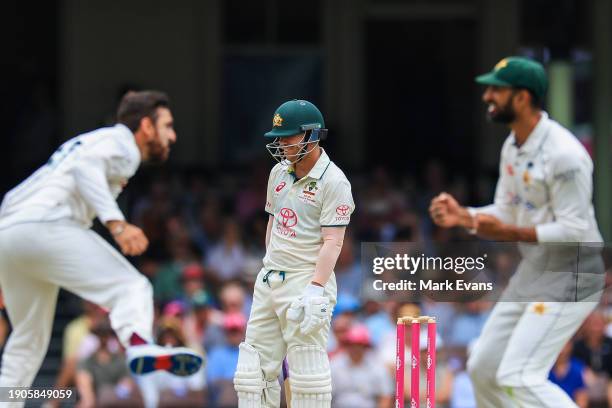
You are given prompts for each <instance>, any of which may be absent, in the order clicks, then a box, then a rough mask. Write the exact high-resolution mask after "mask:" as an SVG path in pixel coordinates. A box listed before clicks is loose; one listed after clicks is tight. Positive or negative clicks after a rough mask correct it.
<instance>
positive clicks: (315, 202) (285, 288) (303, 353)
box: [234, 100, 355, 408]
mask: <svg viewBox="0 0 612 408" xmlns="http://www.w3.org/2000/svg"><path fill="white" fill-rule="evenodd" d="M272 123H273V129H272V130H271V131H270V132H268V133H266V135H265V136H266V137H269V138H274V142H272V143H269V144H268V145H267V148H268V150H269V151H270V153H271V154H272V156H273V157H274V158H275V159H276V160H277V161H279V163H278V164H277V165H276V166H274V168H273V169H272V171H271V172H270V178H269V180H268V191H267V201H266V206H265V210H266V212H267V213H268V214H269V218H268V228H267V233H266V255H265V257H264V260H263V264H264V266H263V269H262V270H261V271H260V272H259V275H258V276H257V281H256V283H255V289H254V296H253V307H252V309H251V316H250V318H249V322H248V326H247V332H246V339H245V342H244V343H242V344H241V345H240V353H239V357H238V367H237V370H236V374H235V376H234V387H235V389H236V391H237V393H238V399H239V407H240V408H259V407H278V406H279V405H280V385H279V383H278V375H279V373H280V370H281V364H282V361H283V358H284V357H285V356H286V357H287V360H288V365H289V383H290V388H291V394H292V396H291V405H292V406H293V407H303V408H325V407H329V406H330V404H331V373H330V368H329V361H328V358H327V353H326V348H327V339H328V333H329V327H330V317H331V312H332V308H333V306H334V305H335V303H336V279H335V276H334V273H333V269H334V265H335V264H336V260H337V258H338V255H339V254H340V249H341V248H342V242H343V239H344V231H345V228H346V225H348V223H349V221H350V217H351V213H352V212H353V210H354V208H355V205H354V203H353V198H352V195H351V185H350V183H349V182H348V180H347V178H346V176H345V175H344V173H343V172H342V171H341V170H340V169H339V168H338V167H337V166H336V165H335V164H334V163H333V162H332V161H331V160H330V159H329V156H328V155H327V153H326V152H325V151H324V150H323V149H322V148H321V147H319V141H320V140H321V139H323V138H324V137H325V135H326V133H327V129H325V124H324V122H323V115H321V112H320V111H319V110H318V109H317V107H316V106H314V105H313V104H312V103H310V102H307V101H303V100H292V101H289V102H286V103H284V104H282V105H281V106H280V107H279V108H278V109H277V110H276V112H275V113H274V118H273V121H272Z"/></svg>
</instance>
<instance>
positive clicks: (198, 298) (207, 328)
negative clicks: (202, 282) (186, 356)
mask: <svg viewBox="0 0 612 408" xmlns="http://www.w3.org/2000/svg"><path fill="white" fill-rule="evenodd" d="M213 313H214V310H213V308H212V305H211V302H210V298H209V296H208V294H207V293H206V292H198V293H196V294H194V295H193V296H192V298H191V312H190V313H189V314H188V315H187V316H186V317H185V319H184V322H183V331H184V333H185V339H186V341H187V345H188V347H190V348H192V349H194V350H198V351H202V352H203V351H204V350H205V351H206V352H209V351H210V350H211V349H212V348H213V347H215V346H219V345H222V344H225V334H224V333H223V331H222V329H221V327H220V326H219V325H217V324H215V323H214V322H213Z"/></svg>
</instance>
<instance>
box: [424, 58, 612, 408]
mask: <svg viewBox="0 0 612 408" xmlns="http://www.w3.org/2000/svg"><path fill="white" fill-rule="evenodd" d="M476 82H478V83H480V84H484V85H487V88H486V90H485V92H484V94H483V98H482V99H483V101H484V102H485V103H486V104H487V105H488V116H489V118H490V119H492V120H493V121H495V122H499V123H503V124H506V125H508V126H509V127H510V129H511V133H510V135H509V136H508V138H507V139H506V141H505V143H504V145H503V147H502V151H501V161H500V166H499V173H500V176H499V181H498V183H497V189H496V191H495V201H494V204H492V205H489V206H486V207H481V208H465V207H461V206H460V205H459V204H458V203H457V201H456V200H455V199H454V198H453V197H452V196H450V195H449V194H446V193H442V194H440V195H439V196H437V197H436V198H434V199H433V200H432V203H431V206H430V213H431V216H432V218H433V220H434V222H435V223H436V224H437V225H439V226H442V227H453V226H463V227H465V228H468V229H469V230H471V231H472V232H473V233H476V234H477V235H479V236H480V237H483V238H486V239H491V240H495V241H514V242H519V250H520V252H521V255H522V258H523V259H522V261H521V263H520V265H519V266H518V269H517V271H516V273H515V274H514V276H513V277H512V279H511V281H510V284H509V285H508V288H507V289H506V292H505V295H506V299H505V300H504V301H501V302H499V303H497V304H496V306H495V308H494V309H493V311H492V313H491V316H490V317H489V319H488V321H487V323H486V324H485V327H484V328H483V332H482V334H481V336H480V337H479V339H478V340H477V342H476V344H475V346H474V350H473V352H472V354H471V356H470V358H469V361H468V371H469V373H470V376H471V378H472V381H473V383H474V387H475V392H476V398H477V402H478V406H479V407H481V408H483V407H484V408H489V407H523V408H531V407H533V408H535V407H539V408H542V407H555V408H561V407H575V406H576V405H575V404H574V402H573V401H572V400H571V399H570V398H569V397H568V395H567V394H566V393H565V392H563V391H562V390H561V389H560V388H559V387H557V386H556V385H554V384H553V383H551V382H550V381H548V373H549V371H550V369H551V367H552V366H553V364H554V362H555V359H556V358H557V356H558V355H559V353H560V351H561V349H562V348H563V346H564V344H565V343H567V341H568V340H570V338H571V337H572V335H573V334H574V333H575V332H576V330H577V329H578V328H579V327H580V325H581V323H582V322H583V321H584V319H585V318H586V317H587V316H588V315H589V313H590V312H591V311H592V310H593V308H594V307H595V306H596V304H597V301H598V300H599V295H600V292H599V291H598V289H600V286H599V283H600V282H602V278H603V263H602V260H601V257H600V255H599V253H598V250H596V249H595V250H591V251H589V250H588V248H589V246H588V245H584V246H578V244H577V243H601V242H602V237H601V235H600V233H599V230H598V227H597V222H596V220H595V216H594V210H593V205H592V202H591V200H592V191H593V189H592V180H591V178H592V172H593V163H592V161H591V158H590V157H589V155H588V153H587V152H586V150H585V149H584V148H583V146H582V145H581V144H580V143H579V142H578V140H577V139H576V138H575V137H574V136H573V135H572V134H571V133H570V132H569V131H568V130H567V129H565V128H563V127H562V126H561V125H559V124H558V123H557V122H554V121H553V120H551V119H549V118H548V115H547V114H546V112H544V111H543V110H542V109H541V102H542V99H543V98H544V95H545V92H546V88H547V78H546V73H545V71H544V68H543V67H542V66H541V65H540V64H539V63H537V62H535V61H532V60H529V59H526V58H520V57H510V58H505V59H503V60H501V61H500V62H499V63H498V64H497V65H496V66H495V68H494V69H493V71H491V72H490V73H487V74H484V75H481V76H479V77H477V78H476ZM535 243H537V245H536V244H535ZM551 243H574V244H573V245H567V244H565V245H558V244H557V245H553V244H551ZM600 245H601V244H595V245H591V248H597V247H599V246H600ZM577 249H580V251H581V252H578V251H577ZM589 252H592V253H589ZM577 255H580V257H579V258H578V257H577ZM583 255H584V256H583ZM581 289H584V291H583V292H584V293H579V292H580V290H581ZM583 295H585V296H583ZM539 299H545V300H551V301H543V302H538V300H539ZM517 300H520V301H517Z"/></svg>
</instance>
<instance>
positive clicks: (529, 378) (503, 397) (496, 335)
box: [468, 301, 597, 408]
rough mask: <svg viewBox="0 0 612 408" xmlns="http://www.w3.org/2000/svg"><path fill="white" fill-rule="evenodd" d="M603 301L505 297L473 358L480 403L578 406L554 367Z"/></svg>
mask: <svg viewBox="0 0 612 408" xmlns="http://www.w3.org/2000/svg"><path fill="white" fill-rule="evenodd" d="M596 306H597V302H590V301H588V302H587V301H585V302H541V303H538V302H499V303H498V304H497V305H495V308H494V309H493V312H492V313H491V315H490V316H489V319H488V320H487V322H486V324H485V326H484V328H483V330H482V334H481V335H480V337H479V338H478V340H477V341H476V344H475V346H474V350H473V351H472V353H471V355H470V358H469V360H468V372H469V374H470V378H471V379H472V382H473V385H474V392H475V394H476V402H477V404H478V408H519V407H520V408H572V407H576V404H575V403H574V402H573V401H572V400H571V398H570V397H569V396H568V395H567V394H566V393H565V392H564V391H563V390H562V389H561V388H559V387H558V386H557V385H555V384H553V383H552V382H551V381H549V380H548V373H549V372H550V369H551V368H552V366H553V364H554V362H555V360H556V359H557V357H558V355H559V353H560V352H561V349H562V348H563V346H564V345H565V343H567V342H568V341H569V340H570V339H571V338H572V335H573V334H574V333H575V332H576V330H578V328H579V327H580V325H581V324H582V322H583V321H584V319H586V318H587V316H588V315H589V314H590V313H591V312H592V311H593V309H594V308H595V307H596Z"/></svg>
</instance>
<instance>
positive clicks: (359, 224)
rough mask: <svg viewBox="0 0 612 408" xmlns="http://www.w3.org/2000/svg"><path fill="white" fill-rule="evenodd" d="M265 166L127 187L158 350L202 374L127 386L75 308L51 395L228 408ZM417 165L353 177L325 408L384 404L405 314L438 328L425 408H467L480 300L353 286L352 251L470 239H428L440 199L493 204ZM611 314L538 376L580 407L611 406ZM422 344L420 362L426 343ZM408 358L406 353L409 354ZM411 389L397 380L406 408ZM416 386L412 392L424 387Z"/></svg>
mask: <svg viewBox="0 0 612 408" xmlns="http://www.w3.org/2000/svg"><path fill="white" fill-rule="evenodd" d="M270 167H271V165H270V164H269V163H266V162H264V163H257V164H253V166H252V168H250V169H248V172H246V173H237V172H230V173H227V174H223V173H217V174H213V175H206V174H200V173H196V174H185V173H179V172H176V173H175V172H165V173H156V172H155V171H152V172H149V173H146V174H145V177H143V180H146V181H144V182H141V184H136V185H135V186H131V188H132V189H131V190H128V192H127V197H128V203H127V209H128V213H129V217H130V219H131V220H133V222H134V223H135V224H137V225H139V226H141V227H142V228H143V230H144V232H145V233H146V235H147V237H148V238H149V240H150V247H149V250H148V251H147V253H146V255H144V256H142V257H140V258H138V259H134V260H133V262H134V263H135V264H136V266H137V267H138V268H139V270H140V271H141V272H142V273H143V274H145V275H146V276H147V277H148V278H149V279H150V280H151V282H152V283H153V287H154V296H155V305H156V309H155V310H156V318H155V333H156V341H157V342H158V343H159V344H162V345H167V346H183V345H185V346H188V347H192V348H194V349H196V350H199V351H201V352H205V353H206V355H207V365H206V368H205V371H203V372H199V373H196V374H195V375H193V376H191V377H188V378H186V379H179V378H174V377H171V376H169V375H166V373H163V372H161V373H156V374H154V375H148V376H144V377H142V378H140V379H138V380H135V379H134V378H132V377H130V376H129V375H128V372H127V368H126V366H125V361H124V356H123V353H124V350H122V348H121V346H120V345H119V343H118V341H117V339H116V337H115V335H114V333H113V331H112V330H111V328H110V324H109V321H108V316H107V313H106V311H104V310H102V309H100V308H99V307H97V306H95V305H92V304H88V303H83V312H82V315H81V316H79V317H78V318H76V319H75V320H73V321H72V322H70V324H69V325H68V326H67V327H66V329H65V331H64V335H63V360H62V365H61V370H60V373H59V375H58V378H57V381H56V385H57V386H58V387H68V386H74V387H76V388H77V390H78V395H79V406H80V407H91V406H105V405H106V406H134V405H135V404H139V405H144V406H147V407H154V406H168V407H178V406H209V407H235V406H237V397H236V395H235V392H234V390H233V384H232V378H233V374H234V370H235V368H236V364H237V358H238V345H239V344H240V342H241V341H243V339H244V336H245V330H246V322H247V319H248V316H249V312H250V307H251V303H252V297H251V296H252V291H253V285H254V280H255V277H256V275H257V273H258V272H259V270H260V269H261V266H262V258H263V255H264V252H265V248H264V240H265V231H266V223H267V217H268V215H267V214H266V213H265V212H264V211H263V204H264V203H265V194H266V183H267V176H268V171H269V168H270ZM426 167H427V168H426V169H425V171H424V173H423V174H424V175H425V176H424V178H423V180H416V179H413V178H411V177H410V176H408V175H391V174H390V173H389V172H387V171H385V170H384V169H383V168H378V169H374V170H373V171H371V172H370V173H368V174H366V175H361V176H356V177H351V182H352V185H353V194H354V197H355V201H356V206H357V210H356V212H355V215H354V217H353V220H352V222H351V225H350V226H349V228H348V230H347V236H346V239H345V244H344V248H343V250H342V253H341V254H340V257H339V259H338V263H337V266H336V270H335V272H336V278H337V282H338V303H337V305H336V307H335V309H334V315H333V320H332V329H331V333H330V341H329V350H328V351H329V355H330V359H331V360H330V361H331V369H332V377H333V394H334V395H333V404H332V405H333V406H334V407H338V408H360V407H363V408H366V407H380V408H382V407H391V406H393V394H394V392H395V387H394V376H395V334H396V327H395V321H396V318H397V317H398V316H407V315H411V316H414V315H431V316H436V317H437V322H438V325H437V330H438V338H437V353H438V364H437V372H436V377H437V378H436V384H437V387H436V388H437V396H436V399H437V406H438V407H440V408H471V407H475V406H476V405H475V401H474V396H473V391H472V387H471V384H470V380H469V377H468V375H467V373H466V371H465V362H466V357H467V355H468V353H469V349H470V347H471V346H472V345H473V343H474V340H475V339H476V338H477V337H478V335H479V333H480V331H481V330H482V327H483V325H484V323H485V321H486V319H487V317H488V315H489V313H490V310H491V308H492V306H493V305H492V303H491V302H489V301H486V300H482V299H480V300H479V299H475V300H472V301H469V302H434V301H432V300H431V299H427V298H419V299H416V300H414V299H402V298H401V297H388V296H384V294H381V293H380V292H376V291H373V290H368V286H367V285H366V286H365V287H364V285H363V282H364V281H365V280H366V279H368V278H371V277H369V276H364V271H363V268H362V267H361V263H360V259H361V255H360V251H361V245H360V243H361V242H394V241H413V242H431V241H436V242H452V241H455V240H457V241H460V240H469V239H471V238H470V237H469V236H468V235H467V234H466V232H464V231H461V230H441V229H438V228H436V227H435V226H434V225H433V224H432V223H431V222H430V221H429V218H428V217H427V215H426V214H427V207H428V206H429V202H430V200H431V198H432V197H433V196H434V195H435V194H437V193H439V192H440V191H448V192H450V193H452V194H453V195H454V196H455V197H457V198H458V200H459V201H460V202H464V203H465V202H470V203H472V204H481V203H486V202H487V201H489V200H490V197H491V196H492V191H491V186H492V185H493V183H492V180H489V179H487V178H484V177H483V179H482V180H476V181H475V182H473V183H467V181H466V179H463V178H461V177H457V176H455V177H447V175H446V174H445V173H446V172H445V169H444V166H443V164H442V163H440V162H438V161H431V162H430V163H429V164H428V165H427V166H426ZM468 185H469V186H470V187H469V189H468ZM468 198H469V199H468ZM493 265H494V266H493V268H496V269H498V271H497V272H499V274H498V276H501V277H502V278H501V279H504V278H503V277H504V276H505V277H506V278H507V277H508V276H509V275H510V274H511V273H512V270H513V265H512V262H511V261H510V260H509V259H506V258H504V257H503V256H499V257H497V258H496V261H495V262H494V263H493ZM610 316H612V313H611V311H610V309H609V308H608V305H607V301H606V299H604V301H603V303H602V306H601V308H599V309H598V310H597V311H596V312H594V313H593V314H592V315H591V316H590V317H589V319H588V320H587V321H586V322H585V324H584V326H583V327H582V328H581V330H580V332H579V333H578V334H577V336H576V338H575V339H574V340H573V341H572V342H571V343H569V344H568V345H567V346H566V348H565V349H564V351H563V353H562V354H561V356H560V357H559V360H558V361H557V363H556V364H555V366H554V367H553V369H552V371H551V374H550V376H551V379H552V380H553V381H555V382H556V383H557V384H559V386H561V387H562V388H563V389H564V390H566V391H567V392H568V394H570V395H571V396H572V398H574V399H575V400H576V402H577V403H578V405H579V406H580V407H606V406H609V405H608V404H609V403H610V404H611V405H610V406H612V386H611V380H610V378H612V323H611V322H612V319H610ZM5 320H6V319H0V344H1V343H2V342H3V341H4V339H5V338H6V332H7V328H6V322H5ZM420 343H421V352H424V350H425V345H426V338H425V336H422V338H421V339H420ZM409 347H410V344H409V342H408V344H407V348H408V349H407V352H408V351H409ZM421 361H423V362H424V361H425V359H424V358H423V359H421ZM423 375H424V370H423ZM409 378H410V373H409V372H407V373H406V382H405V384H406V389H405V397H406V398H408V397H409V395H410V389H409V388H410V385H409V384H410V380H409ZM421 384H422V386H423V387H424V385H425V379H424V378H423V379H422V381H421ZM421 395H422V396H423V397H424V395H425V391H424V390H422V391H421ZM55 405H59V404H55Z"/></svg>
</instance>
